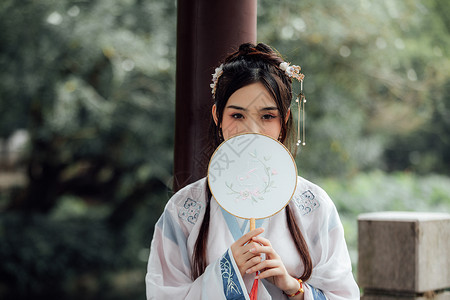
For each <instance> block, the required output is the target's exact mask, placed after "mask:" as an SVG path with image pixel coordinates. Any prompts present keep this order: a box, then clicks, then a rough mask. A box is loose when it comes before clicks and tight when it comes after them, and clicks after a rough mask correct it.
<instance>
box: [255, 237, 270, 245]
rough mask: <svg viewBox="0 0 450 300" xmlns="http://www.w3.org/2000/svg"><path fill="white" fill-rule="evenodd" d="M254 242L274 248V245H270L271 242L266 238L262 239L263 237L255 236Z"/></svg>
mask: <svg viewBox="0 0 450 300" xmlns="http://www.w3.org/2000/svg"><path fill="white" fill-rule="evenodd" d="M252 240H253V241H254V242H256V243H259V244H261V245H264V246H270V247H272V244H271V243H270V241H269V240H268V239H266V238H263V237H261V236H254V237H252Z"/></svg>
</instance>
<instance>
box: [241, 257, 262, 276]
mask: <svg viewBox="0 0 450 300" xmlns="http://www.w3.org/2000/svg"><path fill="white" fill-rule="evenodd" d="M261 260H262V258H261V257H260V256H254V257H252V258H251V259H249V260H248V261H247V262H245V263H244V265H243V266H242V270H243V271H248V270H251V269H253V268H254V267H255V266H257V265H258V264H260V263H261ZM255 272H256V271H255ZM248 273H254V272H248Z"/></svg>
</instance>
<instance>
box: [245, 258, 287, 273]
mask: <svg viewBox="0 0 450 300" xmlns="http://www.w3.org/2000/svg"><path fill="white" fill-rule="evenodd" d="M265 269H280V272H282V270H283V267H282V264H281V261H280V260H264V261H262V262H261V263H259V264H256V265H254V266H252V267H251V268H249V269H247V271H246V273H255V272H257V271H261V272H264V270H265Z"/></svg>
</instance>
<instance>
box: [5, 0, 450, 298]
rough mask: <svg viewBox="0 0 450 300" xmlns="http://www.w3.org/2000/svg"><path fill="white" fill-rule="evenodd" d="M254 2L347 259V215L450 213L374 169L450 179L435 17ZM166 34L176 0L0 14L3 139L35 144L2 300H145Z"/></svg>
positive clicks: (164, 95)
mask: <svg viewBox="0 0 450 300" xmlns="http://www.w3.org/2000/svg"><path fill="white" fill-rule="evenodd" d="M258 5H259V7H258V39H259V40H260V41H263V42H265V43H268V44H270V45H272V46H274V47H275V48H276V49H278V50H279V51H280V52H281V53H283V54H284V55H285V56H286V60H287V61H291V62H293V63H295V64H300V65H301V66H302V67H303V71H304V73H305V74H306V79H305V92H306V96H307V99H308V103H307V142H308V144H307V146H306V148H304V152H302V153H301V154H300V155H298V156H297V158H298V167H299V173H300V175H302V176H305V177H307V178H314V177H315V178H318V180H315V181H317V182H318V183H319V184H320V185H321V186H323V187H324V189H325V190H326V191H327V192H329V194H330V195H331V197H332V199H334V200H335V201H336V204H337V207H338V209H339V211H340V213H341V216H342V220H343V224H344V227H345V230H346V238H347V240H348V241H349V247H350V252H351V255H352V259H353V261H354V262H355V261H356V260H355V258H356V216H357V215H358V214H359V213H361V212H367V211H378V210H422V211H429V210H432V211H434V210H444V211H449V198H448V195H449V194H450V193H449V192H450V191H449V190H448V186H450V184H449V182H448V178H446V177H442V176H439V175H429V176H421V177H418V176H416V175H414V174H410V173H394V174H391V175H387V174H385V173H382V172H378V171H373V170H376V169H383V170H385V171H396V170H410V171H414V172H417V173H420V174H429V173H441V174H450V169H449V166H450V151H449V147H450V140H449V138H450V102H449V100H450V77H449V73H448V71H447V70H449V69H450V62H449V57H450V53H449V51H450V50H449V49H450V45H449V43H450V39H449V34H450V32H449V28H450V27H449V24H450V14H449V13H448V12H449V8H448V7H449V6H448V5H447V3H446V2H445V1H439V0H434V1H427V2H425V3H423V2H421V1H418V0H417V1H416V0H414V1H406V2H402V1H382V2H380V1H371V0H363V1H360V0H346V1H340V2H332V1H329V0H317V1H313V2H307V1H294V0H282V1H277V2H274V1H268V0H260V1H259V2H258ZM175 23H176V2H175V1H163V0H154V1H142V0H96V1H75V0H61V1H54V0H42V1H13V0H4V1H2V2H1V3H0V32H1V35H0V139H6V138H8V137H9V136H11V134H12V133H13V132H14V131H16V130H18V129H25V130H27V131H28V133H29V134H30V141H29V144H28V147H27V149H26V152H25V154H24V156H23V157H22V161H23V162H22V165H21V166H20V167H22V168H24V169H26V175H27V181H26V185H25V186H22V185H20V184H16V185H15V186H14V188H11V189H8V190H0V192H1V194H0V210H1V211H0V213H1V214H0V259H1V260H2V262H4V263H2V264H1V265H0V282H1V284H0V298H4V297H7V296H8V295H9V296H11V297H15V299H29V298H32V297H39V296H46V298H47V299H48V298H58V299H59V298H65V299H71V298H73V299H80V298H82V299H89V298H95V299H99V298H103V299H121V298H123V299H125V298H126V299H129V298H134V297H135V298H142V297H143V294H144V291H143V288H144V283H143V278H144V275H145V264H146V260H147V257H148V249H149V242H150V240H151V234H152V232H153V228H154V224H155V222H156V220H157V218H158V217H159V215H160V213H161V211H162V209H163V206H164V203H165V202H166V201H167V199H168V198H169V197H170V193H169V192H168V189H167V187H166V186H167V185H168V182H169V179H170V174H171V173H172V161H173V158H172V155H173V143H174V141H173V131H174V128H173V127H174V126H173V124H174V104H175V103H174V100H175V49H176V40H175V36H176V24H175ZM205 84H206V85H207V84H209V82H207V83H205ZM298 89H299V87H298V86H294V90H298ZM293 109H295V108H293ZM294 115H295V113H294ZM0 150H2V149H1V148H0ZM0 153H1V152H0ZM0 163H1V160H0ZM0 171H1V170H0ZM361 171H364V172H365V173H361ZM330 176H334V177H332V178H342V179H340V180H335V179H323V180H321V178H329V177H330ZM68 295H71V296H68ZM3 296H4V297H3Z"/></svg>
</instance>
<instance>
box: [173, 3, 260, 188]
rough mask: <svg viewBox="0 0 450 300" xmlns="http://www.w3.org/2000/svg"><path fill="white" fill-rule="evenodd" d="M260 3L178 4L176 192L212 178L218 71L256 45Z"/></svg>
mask: <svg viewBox="0 0 450 300" xmlns="http://www.w3.org/2000/svg"><path fill="white" fill-rule="evenodd" d="M256 7H257V0H178V20H177V22H178V23H177V71H176V109H175V115H176V121H175V153H174V183H173V185H174V186H173V189H174V191H177V190H179V189H180V188H182V187H183V186H185V185H187V184H189V183H191V182H194V181H196V180H198V179H200V178H202V177H204V176H205V175H206V168H207V163H208V157H207V156H208V154H210V153H211V150H212V149H208V147H207V145H208V144H209V143H208V141H207V136H208V129H209V122H210V120H211V106H212V103H213V101H212V98H211V88H210V87H209V84H210V83H211V78H212V75H211V74H212V73H214V68H215V67H217V66H218V62H219V61H221V60H222V59H223V58H225V56H226V55H227V54H228V53H230V52H231V51H233V50H235V49H236V48H237V47H238V46H239V45H240V44H242V43H244V42H252V43H255V42H256Z"/></svg>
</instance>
